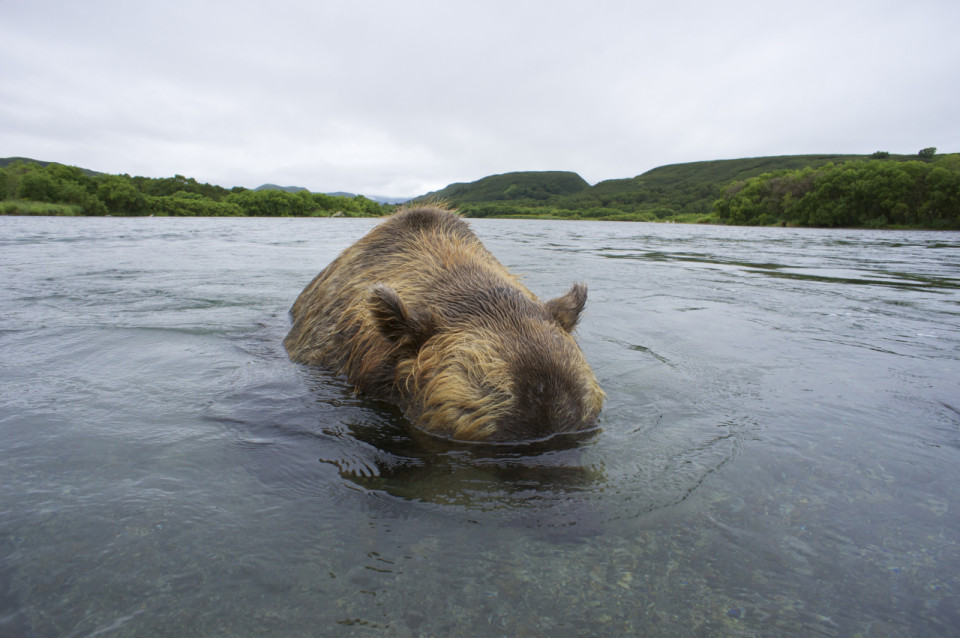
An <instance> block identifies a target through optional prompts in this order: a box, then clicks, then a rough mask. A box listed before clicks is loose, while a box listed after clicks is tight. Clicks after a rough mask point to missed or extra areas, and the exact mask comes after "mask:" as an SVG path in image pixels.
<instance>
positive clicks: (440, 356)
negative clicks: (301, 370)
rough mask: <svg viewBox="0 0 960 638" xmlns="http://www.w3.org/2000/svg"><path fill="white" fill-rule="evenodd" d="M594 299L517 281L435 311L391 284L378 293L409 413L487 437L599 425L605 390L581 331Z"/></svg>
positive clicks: (459, 434)
mask: <svg viewBox="0 0 960 638" xmlns="http://www.w3.org/2000/svg"><path fill="white" fill-rule="evenodd" d="M586 299H587V289H586V286H585V285H583V284H575V285H574V286H573V288H571V289H570V291H569V292H567V293H566V294H565V295H563V296H561V297H558V298H556V299H553V300H551V301H548V302H546V303H540V302H539V301H536V300H534V299H531V298H529V297H528V296H526V295H524V294H523V292H521V291H520V290H518V289H516V288H513V287H509V286H502V287H498V288H494V289H491V290H485V291H479V292H476V293H471V294H470V295H469V298H468V299H460V300H458V302H457V303H455V304H450V305H447V306H440V307H434V308H412V307H408V305H407V304H405V303H404V301H403V299H401V296H400V295H399V294H398V293H397V292H396V291H395V290H394V289H393V288H391V287H389V286H386V285H383V284H378V285H376V286H374V287H373V288H372V289H371V290H370V297H369V300H370V308H371V316H372V318H373V320H374V321H375V322H376V323H377V326H378V328H379V330H380V332H381V334H382V335H383V336H384V337H385V338H386V339H387V340H388V341H389V342H390V343H391V344H393V348H394V353H395V357H396V372H397V374H396V390H397V392H398V393H399V394H400V396H401V397H402V398H403V402H404V407H405V409H406V412H407V415H408V417H409V418H411V419H412V420H413V421H414V422H415V423H416V425H417V426H419V427H420V428H421V429H423V430H425V431H427V432H430V433H433V434H437V435H439V436H445V437H450V438H454V439H459V440H468V441H488V442H521V441H532V440H539V439H545V438H548V437H550V436H552V435H555V434H559V433H571V432H582V431H584V430H589V429H591V428H593V427H594V426H595V424H596V419H597V416H598V414H599V413H600V409H601V407H602V405H603V400H604V393H603V391H602V390H601V389H600V387H599V385H598V384H597V380H596V377H595V376H594V374H593V371H592V370H591V369H590V366H589V365H588V364H587V362H586V359H585V358H584V356H583V352H582V351H581V350H580V347H579V346H578V345H577V342H576V341H575V340H574V338H573V335H572V332H573V329H574V328H575V327H576V324H577V322H578V320H579V318H580V313H581V312H582V310H583V307H584V305H585V303H586Z"/></svg>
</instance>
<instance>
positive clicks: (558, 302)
mask: <svg viewBox="0 0 960 638" xmlns="http://www.w3.org/2000/svg"><path fill="white" fill-rule="evenodd" d="M586 304H587V285H586V284H584V283H581V282H577V283H575V284H573V287H572V288H571V289H570V291H569V292H568V293H567V294H565V295H563V296H562V297H557V298H556V299H551V300H550V301H548V302H547V303H546V304H545V305H546V308H547V312H549V313H550V316H551V317H553V320H554V321H556V322H557V323H558V324H560V327H561V328H563V329H564V330H566V331H567V332H570V331H572V330H573V329H574V328H575V327H576V326H577V322H578V321H580V313H581V312H583V307H584V306H585V305H586Z"/></svg>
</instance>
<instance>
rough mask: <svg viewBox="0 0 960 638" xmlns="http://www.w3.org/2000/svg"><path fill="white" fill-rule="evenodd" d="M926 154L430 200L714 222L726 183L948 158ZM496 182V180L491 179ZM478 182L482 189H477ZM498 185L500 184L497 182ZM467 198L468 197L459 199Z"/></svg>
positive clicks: (530, 211) (494, 213)
mask: <svg viewBox="0 0 960 638" xmlns="http://www.w3.org/2000/svg"><path fill="white" fill-rule="evenodd" d="M934 154H935V149H925V150H924V151H921V153H920V154H918V155H890V154H888V153H882V152H878V153H874V154H873V155H840V154H827V155H783V156H773V157H752V158H743V159H730V160H713V161H703V162H690V163H686V164H671V165H667V166H661V167H658V168H655V169H653V170H650V171H647V172H646V173H643V174H642V175H638V176H636V177H632V178H626V179H611V180H606V181H602V182H599V183H598V184H596V185H594V186H590V187H588V188H583V189H580V190H577V191H576V192H573V193H569V194H563V195H561V194H558V195H552V196H547V197H542V196H541V197H539V198H536V199H535V198H531V197H526V196H524V195H523V194H522V192H518V191H517V190H514V191H511V192H507V190H506V189H503V188H501V189H500V190H495V189H494V188H492V186H494V185H497V184H498V183H495V182H491V181H489V180H490V179H491V178H485V179H483V180H479V181H477V182H473V183H471V184H451V185H450V186H448V187H447V188H445V189H443V190H441V191H438V192H437V193H436V194H435V195H437V196H440V197H444V198H446V199H447V200H448V201H450V202H451V203H453V204H455V205H456V206H458V207H459V209H460V210H461V211H462V212H463V213H464V214H466V215H468V216H471V217H557V218H579V219H606V220H636V221H667V220H669V221H679V222H697V221H699V222H717V221H723V220H721V219H720V218H719V217H718V215H717V208H716V203H717V201H718V200H719V199H720V198H721V197H722V196H723V195H724V192H725V189H727V187H728V186H730V185H731V184H735V183H737V182H742V181H745V180H748V179H751V178H757V177H759V176H761V175H767V174H778V173H782V172H784V171H800V170H810V169H821V168H824V167H829V166H841V165H845V164H848V163H850V162H858V161H859V162H880V163H887V164H898V163H901V162H910V163H918V162H921V163H931V162H934V161H935V160H940V159H943V158H946V157H951V156H949V155H937V156H936V158H934ZM494 177H501V176H494ZM481 183H482V184H483V185H484V187H483V188H479V185H481ZM499 184H500V185H502V183H499ZM464 194H465V195H467V196H464Z"/></svg>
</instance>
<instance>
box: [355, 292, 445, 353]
mask: <svg viewBox="0 0 960 638" xmlns="http://www.w3.org/2000/svg"><path fill="white" fill-rule="evenodd" d="M370 314H371V315H373V319H374V321H375V322H376V324H377V327H378V328H379V329H380V332H381V334H383V336H384V337H386V338H387V339H388V340H389V341H390V342H391V343H394V344H397V345H399V346H404V347H408V348H410V349H412V350H413V351H414V352H416V351H418V350H419V349H420V347H421V346H422V345H423V344H424V343H425V342H426V341H427V339H429V338H430V337H432V336H433V334H434V332H435V331H436V330H435V326H434V323H435V322H434V318H433V315H432V314H431V313H421V312H416V311H411V310H409V309H408V308H407V305H406V304H405V303H403V300H402V299H400V295H398V294H397V291H396V290H394V289H393V288H391V287H390V286H387V285H386V284H375V285H374V286H373V287H372V288H370Z"/></svg>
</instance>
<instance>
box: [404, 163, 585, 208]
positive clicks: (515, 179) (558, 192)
mask: <svg viewBox="0 0 960 638" xmlns="http://www.w3.org/2000/svg"><path fill="white" fill-rule="evenodd" d="M589 187H590V184H588V183H587V182H586V180H584V179H583V178H582V177H580V176H579V175H577V174H576V173H571V172H569V171H524V172H518V173H504V174H502V175H490V176H489V177H484V178H483V179H480V180H477V181H475V182H469V183H462V182H461V183H456V184H450V185H449V186H447V187H446V188H444V189H442V190H439V191H434V192H432V193H427V194H426V195H423V196H422V197H418V198H417V199H416V200H415V201H422V200H430V199H442V200H444V201H447V202H450V203H452V204H455V205H460V204H466V203H471V202H474V203H475V202H500V201H516V200H529V201H546V200H548V199H550V198H553V197H559V196H564V195H572V194H574V193H578V192H580V191H582V190H584V189H586V188H589Z"/></svg>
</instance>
